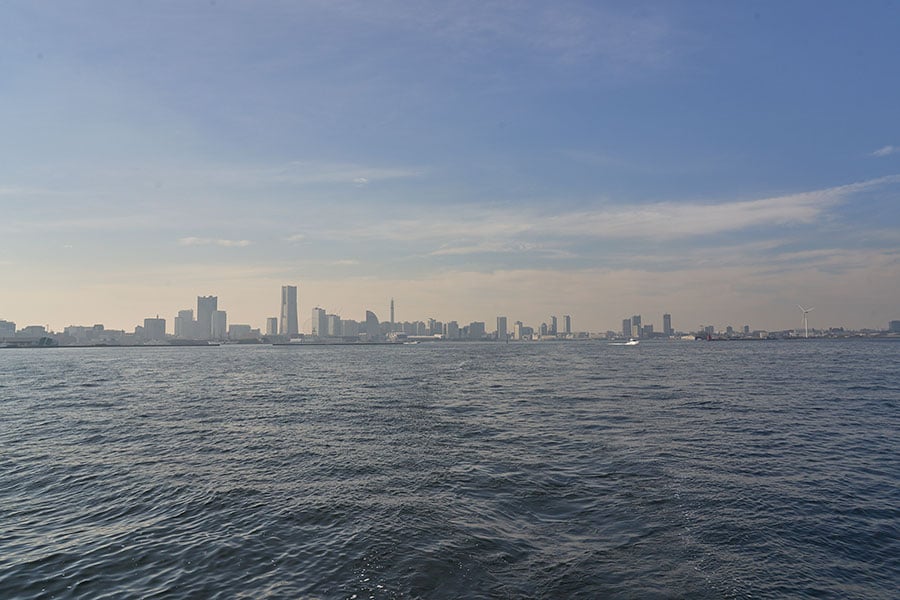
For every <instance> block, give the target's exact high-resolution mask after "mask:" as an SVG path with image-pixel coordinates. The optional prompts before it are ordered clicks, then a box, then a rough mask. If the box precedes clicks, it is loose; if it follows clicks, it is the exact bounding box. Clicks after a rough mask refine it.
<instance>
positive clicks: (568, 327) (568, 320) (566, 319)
mask: <svg viewBox="0 0 900 600" xmlns="http://www.w3.org/2000/svg"><path fill="white" fill-rule="evenodd" d="M563 333H565V334H566V335H569V334H571V333H572V317H571V316H570V315H564V316H563Z"/></svg>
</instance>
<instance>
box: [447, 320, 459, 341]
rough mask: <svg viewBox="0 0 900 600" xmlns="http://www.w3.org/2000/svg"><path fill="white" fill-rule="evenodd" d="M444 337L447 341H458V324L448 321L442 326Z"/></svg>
mask: <svg viewBox="0 0 900 600" xmlns="http://www.w3.org/2000/svg"><path fill="white" fill-rule="evenodd" d="M444 337H445V338H447V339H448V340H458V339H459V323H457V322H456V321H450V322H448V323H447V324H446V325H444Z"/></svg>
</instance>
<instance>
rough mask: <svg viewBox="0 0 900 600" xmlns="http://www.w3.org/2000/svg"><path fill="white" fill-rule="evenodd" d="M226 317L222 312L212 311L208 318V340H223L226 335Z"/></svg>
mask: <svg viewBox="0 0 900 600" xmlns="http://www.w3.org/2000/svg"><path fill="white" fill-rule="evenodd" d="M227 325H228V315H227V314H226V313H225V311H224V310H216V311H213V313H212V315H211V318H210V332H209V339H213V340H224V339H225V335H226V334H227V333H228V328H227Z"/></svg>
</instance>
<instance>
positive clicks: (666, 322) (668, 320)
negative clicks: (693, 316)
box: [663, 313, 675, 335]
mask: <svg viewBox="0 0 900 600" xmlns="http://www.w3.org/2000/svg"><path fill="white" fill-rule="evenodd" d="M663 333H664V334H666V335H672V334H673V333H675V331H674V330H673V329H672V315H670V314H669V313H666V314H664V315H663Z"/></svg>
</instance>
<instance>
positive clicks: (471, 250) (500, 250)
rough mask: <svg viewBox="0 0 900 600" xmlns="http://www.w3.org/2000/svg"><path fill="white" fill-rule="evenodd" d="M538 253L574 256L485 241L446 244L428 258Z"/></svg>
mask: <svg viewBox="0 0 900 600" xmlns="http://www.w3.org/2000/svg"><path fill="white" fill-rule="evenodd" d="M525 252H529V253H538V254H541V255H544V256H547V257H553V258H572V257H574V256H575V254H573V253H571V252H569V251H567V250H563V249H560V248H554V247H551V246H548V245H546V244H536V243H529V242H503V241H485V242H477V243H473V244H461V245H457V244H446V245H444V246H441V247H440V248H438V249H437V250H435V251H433V252H431V253H430V256H466V255H471V254H511V253H525Z"/></svg>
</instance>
